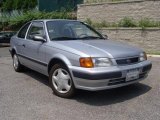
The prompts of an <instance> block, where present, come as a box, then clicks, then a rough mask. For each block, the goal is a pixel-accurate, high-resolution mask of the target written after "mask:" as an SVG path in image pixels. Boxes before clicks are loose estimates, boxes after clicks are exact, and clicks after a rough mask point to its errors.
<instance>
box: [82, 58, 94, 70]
mask: <svg viewBox="0 0 160 120" xmlns="http://www.w3.org/2000/svg"><path fill="white" fill-rule="evenodd" d="M79 62H80V66H81V67H85V68H92V67H94V65H93V62H92V58H90V57H89V58H80V59H79Z"/></svg>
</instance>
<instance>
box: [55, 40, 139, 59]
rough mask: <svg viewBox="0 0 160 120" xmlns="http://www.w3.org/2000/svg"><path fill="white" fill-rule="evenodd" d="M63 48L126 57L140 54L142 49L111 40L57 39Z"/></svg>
mask: <svg viewBox="0 0 160 120" xmlns="http://www.w3.org/2000/svg"><path fill="white" fill-rule="evenodd" d="M57 43H58V44H60V45H62V46H64V47H63V49H66V50H67V51H68V50H69V51H70V52H73V53H75V54H76V53H77V54H79V53H83V54H87V55H88V56H91V57H109V58H122V57H123V58H124V57H132V56H139V54H140V53H141V52H142V50H141V49H139V48H136V47H133V46H131V45H128V44H124V43H120V42H114V41H111V40H69V41H57Z"/></svg>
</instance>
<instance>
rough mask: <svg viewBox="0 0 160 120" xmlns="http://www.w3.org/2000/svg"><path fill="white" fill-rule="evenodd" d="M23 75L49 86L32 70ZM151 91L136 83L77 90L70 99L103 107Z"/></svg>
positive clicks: (45, 77)
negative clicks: (110, 87) (102, 88)
mask: <svg viewBox="0 0 160 120" xmlns="http://www.w3.org/2000/svg"><path fill="white" fill-rule="evenodd" d="M24 74H26V75H28V76H30V77H32V78H33V79H35V80H37V81H38V82H40V83H43V84H44V85H46V86H48V87H49V86H50V85H49V80H48V77H47V76H45V75H42V74H40V73H38V72H35V71H33V70H26V71H25V72H24ZM151 89H152V88H151V87H150V86H148V85H146V84H143V83H136V84H133V85H129V86H125V87H120V88H115V89H109V90H103V91H94V92H91V91H85V90H77V93H76V95H75V96H74V97H73V98H72V100H76V101H77V102H80V103H84V104H89V105H92V106H104V105H111V104H116V103H120V102H124V101H127V100H130V99H132V98H136V97H138V96H140V95H143V94H145V93H147V92H148V91H150V90H151Z"/></svg>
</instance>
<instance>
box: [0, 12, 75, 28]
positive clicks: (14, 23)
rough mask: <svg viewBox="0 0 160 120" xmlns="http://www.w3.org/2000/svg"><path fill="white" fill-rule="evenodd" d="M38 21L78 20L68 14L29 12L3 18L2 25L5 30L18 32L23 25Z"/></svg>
mask: <svg viewBox="0 0 160 120" xmlns="http://www.w3.org/2000/svg"><path fill="white" fill-rule="evenodd" d="M36 19H76V16H75V15H74V14H72V13H68V12H65V11H63V12H39V11H36V10H35V11H34V10H32V11H27V12H25V13H23V12H20V14H18V15H17V14H13V15H12V16H9V15H8V16H7V15H6V16H2V18H1V20H2V21H1V23H3V24H2V27H3V29H10V30H18V29H19V28H20V27H21V26H22V25H24V24H25V23H27V22H28V21H31V20H36Z"/></svg>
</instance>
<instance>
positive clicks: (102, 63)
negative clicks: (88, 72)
mask: <svg viewBox="0 0 160 120" xmlns="http://www.w3.org/2000/svg"><path fill="white" fill-rule="evenodd" d="M93 64H94V66H95V67H109V66H111V65H112V62H111V60H110V59H109V58H93Z"/></svg>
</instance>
